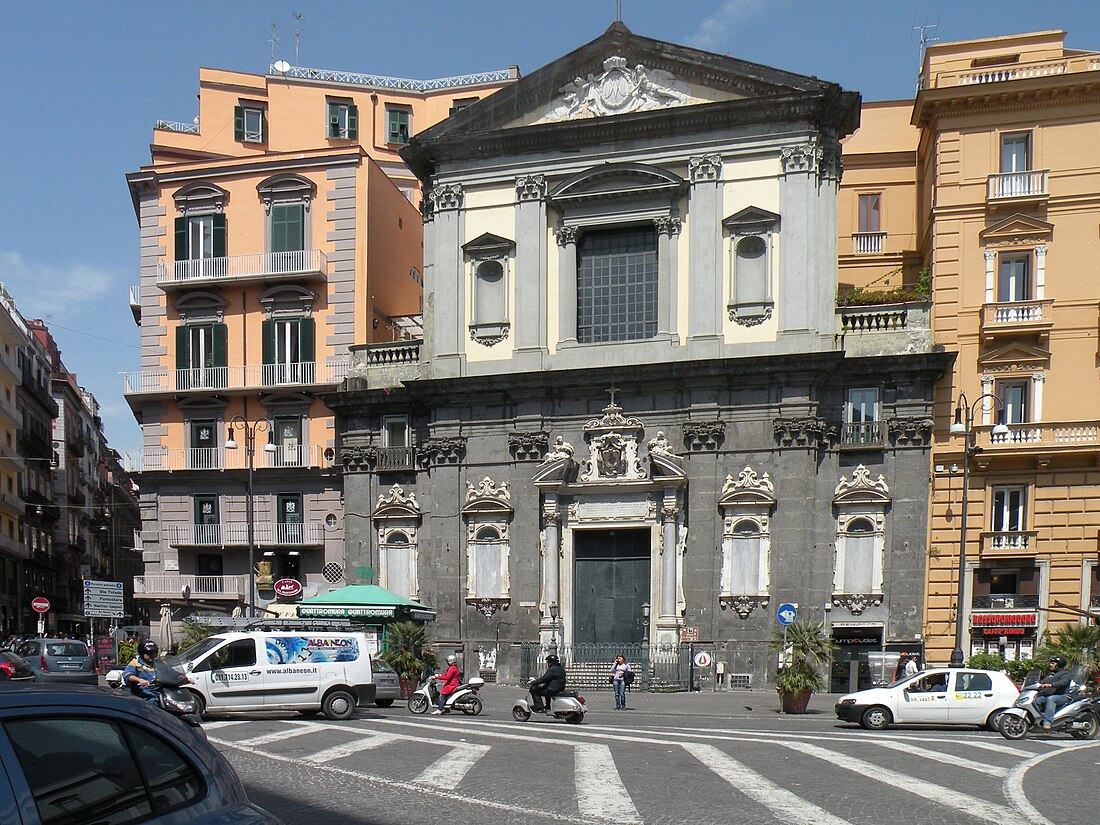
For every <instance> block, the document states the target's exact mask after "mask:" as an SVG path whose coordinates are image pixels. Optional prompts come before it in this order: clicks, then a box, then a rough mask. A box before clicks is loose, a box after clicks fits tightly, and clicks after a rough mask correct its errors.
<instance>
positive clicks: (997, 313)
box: [981, 298, 1054, 331]
mask: <svg viewBox="0 0 1100 825" xmlns="http://www.w3.org/2000/svg"><path fill="white" fill-rule="evenodd" d="M1053 307H1054V299H1052V298H1044V299H1042V300H1037V301H1003V302H1000V303H996V304H982V319H981V324H982V330H983V331H989V330H990V329H993V328H996V327H1017V326H1028V325H1032V324H1052V323H1054V313H1053Z"/></svg>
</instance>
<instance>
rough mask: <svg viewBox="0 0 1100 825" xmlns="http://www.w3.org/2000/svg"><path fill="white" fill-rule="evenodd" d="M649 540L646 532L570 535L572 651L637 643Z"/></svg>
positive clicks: (641, 636) (646, 591)
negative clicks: (573, 594) (572, 603)
mask: <svg viewBox="0 0 1100 825" xmlns="http://www.w3.org/2000/svg"><path fill="white" fill-rule="evenodd" d="M650 537H651V532H650V530H649V529H645V528H642V529H615V530H574V531H573V552H574V558H575V569H574V582H575V585H574V592H575V594H576V601H575V607H574V613H573V628H574V629H573V642H574V644H575V645H577V646H580V645H624V646H626V645H640V644H641V643H642V641H643V639H644V637H645V628H644V620H643V618H642V605H643V604H644V603H646V602H648V601H649V600H650V598H649V596H650V590H649V552H650V542H651V538H650ZM575 649H577V648H575Z"/></svg>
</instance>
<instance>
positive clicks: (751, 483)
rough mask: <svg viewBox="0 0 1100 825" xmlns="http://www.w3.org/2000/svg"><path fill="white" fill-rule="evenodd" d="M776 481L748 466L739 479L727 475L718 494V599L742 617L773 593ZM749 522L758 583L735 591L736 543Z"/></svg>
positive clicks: (763, 602) (745, 616)
mask: <svg viewBox="0 0 1100 825" xmlns="http://www.w3.org/2000/svg"><path fill="white" fill-rule="evenodd" d="M775 501H776V499H775V485H774V484H773V483H772V480H771V476H769V475H768V474H767V473H766V472H765V473H764V474H763V475H757V472H756V470H754V469H753V468H752V467H748V466H746V467H745V469H743V470H742V471H741V472H740V473H738V474H737V478H736V479H735V478H734V477H733V476H732V475H727V476H726V481H725V484H723V485H722V493H721V495H719V497H718V509H719V510H720V511H721V513H722V544H721V548H720V552H721V555H722V573H721V578H720V579H719V585H718V588H719V594H718V602H719V604H720V605H721V606H722V609H723V610H726V609H727V608H731V609H732V610H733V611H734V612H736V613H737V615H738V616H739V617H741V618H742V619H747V618H748V617H749V615H750V614H751V613H752V611H753V610H754V609H756V608H757V607H766V606H767V604H768V602H769V600H770V596H769V594H768V589H769V586H770V581H771V570H770V568H771V565H770V560H771V513H772V510H773V509H774V508H775ZM746 522H747V523H748V524H749V525H751V526H752V527H754V528H755V530H756V535H757V538H758V542H759V543H758V545H757V553H758V554H759V555H758V559H757V585H756V588H755V589H754V590H753V591H752V592H749V593H734V592H733V591H732V589H731V588H730V587H728V586H727V582H728V581H729V579H730V577H731V576H732V570H733V551H734V543H735V542H736V541H737V538H738V528H739V527H742V526H743V525H744V524H745V523H746Z"/></svg>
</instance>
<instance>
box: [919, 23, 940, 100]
mask: <svg viewBox="0 0 1100 825" xmlns="http://www.w3.org/2000/svg"><path fill="white" fill-rule="evenodd" d="M939 26H940V24H939V23H938V22H937V23H929V22H928V18H925V22H924V23H921V24H920V25H919V26H913V31H919V32H920V53H919V54H918V55H917V91H918V92H919V91H920V90H921V89H923V88H924V75H923V72H924V52H925V49H927V48H928V44H929V43H938V42H939V38H938V37H930V36H929V34H928V31H929V30H930V29H931V30H932V31H935V30H936V29H938V28H939Z"/></svg>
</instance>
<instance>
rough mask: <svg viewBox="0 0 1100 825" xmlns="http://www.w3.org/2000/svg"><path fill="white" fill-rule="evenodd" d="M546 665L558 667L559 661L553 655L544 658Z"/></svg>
mask: <svg viewBox="0 0 1100 825" xmlns="http://www.w3.org/2000/svg"><path fill="white" fill-rule="evenodd" d="M546 664H548V665H560V664H561V660H560V659H558V657H557V656H554V655H553V654H551V655H550V656H547V657H546Z"/></svg>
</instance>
